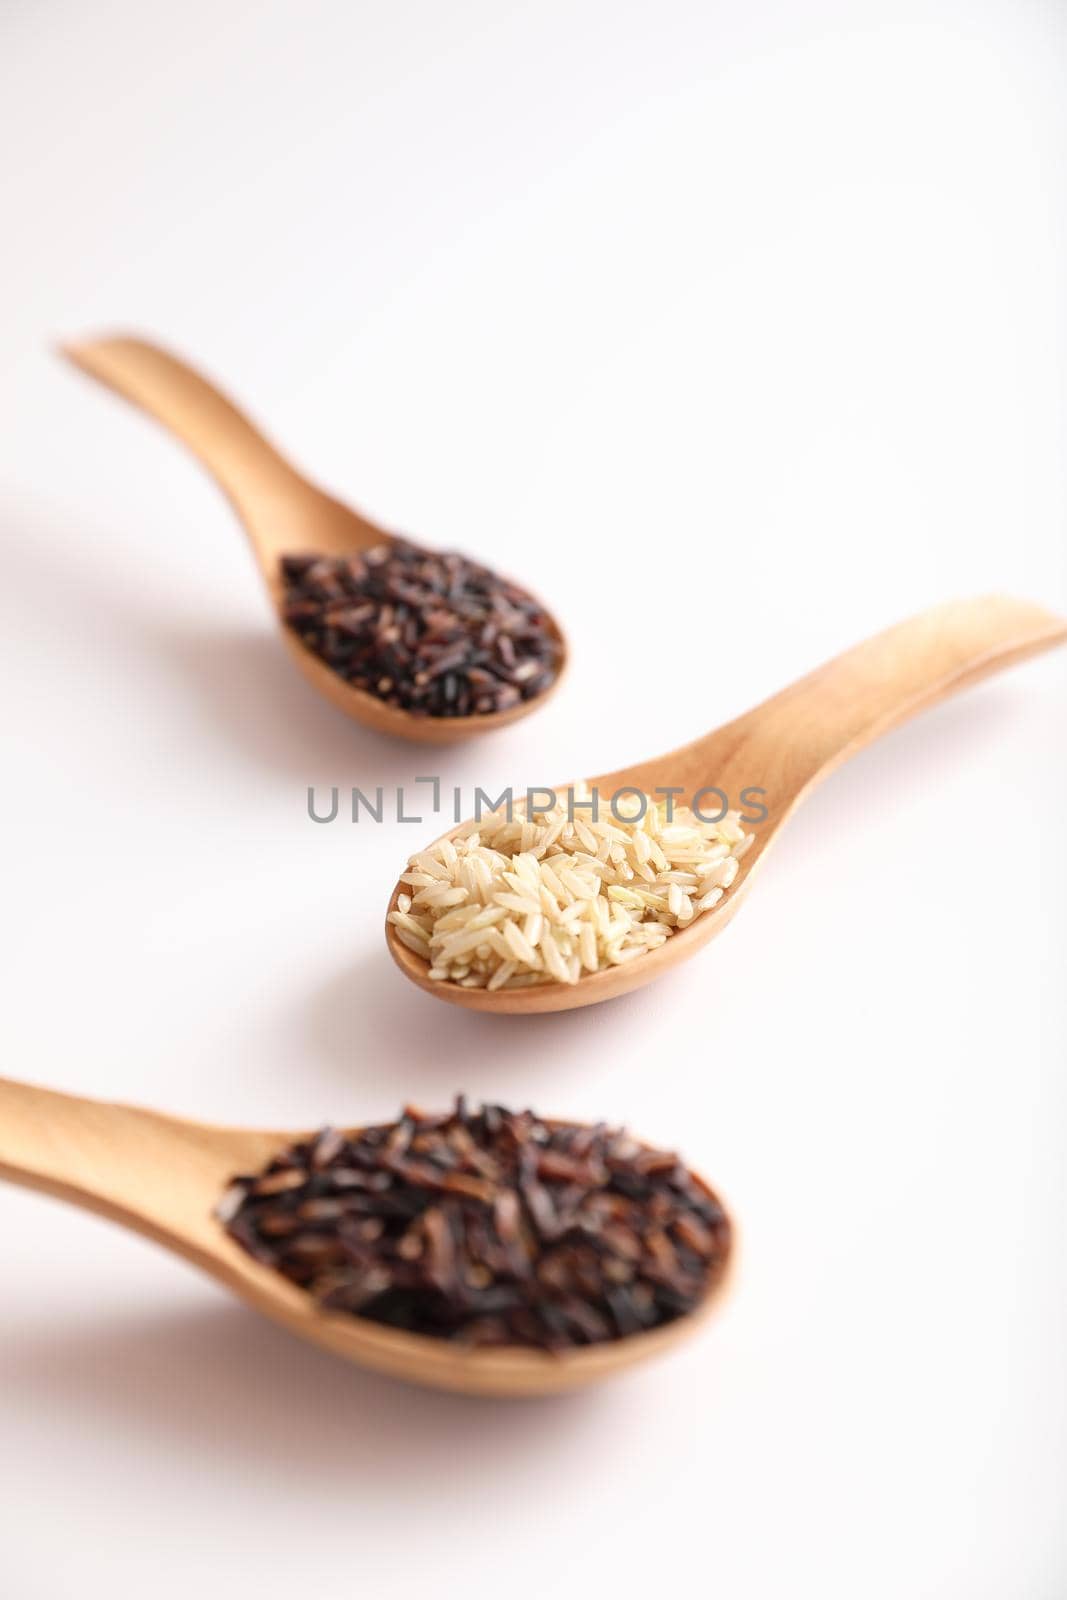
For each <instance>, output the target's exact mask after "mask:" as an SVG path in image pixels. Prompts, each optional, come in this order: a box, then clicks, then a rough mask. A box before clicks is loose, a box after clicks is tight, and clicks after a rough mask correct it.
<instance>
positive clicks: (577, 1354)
mask: <svg viewBox="0 0 1067 1600" xmlns="http://www.w3.org/2000/svg"><path fill="white" fill-rule="evenodd" d="M305 1137H307V1135H306V1134H294V1133H291V1132H290V1133H269V1132H265V1131H262V1130H259V1129H249V1128H223V1127H215V1126H212V1125H210V1124H207V1123H199V1122H188V1121H185V1120H183V1119H180V1118H177V1117H168V1116H162V1115H160V1114H158V1113H155V1112H151V1111H144V1110H140V1109H138V1108H136V1107H133V1106H122V1105H111V1104H107V1103H105V1102H103V1101H99V1100H86V1099H81V1098H78V1097H75V1096H73V1095H66V1094H58V1093H56V1092H54V1091H52V1090H48V1089H39V1088H34V1087H31V1086H30V1085H28V1084H22V1083H14V1082H11V1081H9V1080H7V1079H0V1178H5V1179H7V1180H8V1181H9V1182H11V1183H16V1184H21V1185H23V1186H24V1187H26V1188H31V1189H38V1190H41V1191H42V1192H44V1193H45V1194H50V1195H54V1196H56V1197H57V1198H58V1199H61V1200H66V1201H68V1202H70V1203H71V1204H72V1205H76V1206H80V1207H82V1208H83V1209H86V1210H89V1211H95V1212H97V1213H98V1214H100V1215H101V1216H104V1217H108V1218H110V1219H111V1220H112V1221H114V1222H119V1223H121V1224H122V1225H123V1226H124V1227H127V1228H131V1229H132V1230H133V1231H135V1232H136V1233H140V1234H143V1235H144V1236H145V1237H147V1238H149V1239H152V1240H154V1241H155V1242H156V1243H157V1244H161V1245H164V1246H165V1247H166V1248H167V1249H168V1250H172V1251H174V1252H175V1254H177V1255H179V1256H183V1257H184V1258H185V1259H186V1260H187V1261H191V1262H192V1263H193V1265H194V1266H197V1267H199V1268H200V1269H201V1270H202V1271H204V1272H207V1273H209V1274H210V1275H211V1276H212V1277H213V1278H215V1279H217V1280H218V1282H220V1283H221V1284H223V1286H224V1287H225V1288H227V1289H229V1290H231V1291H232V1292H233V1293H234V1294H236V1295H237V1296H238V1297H239V1298H240V1299H241V1300H243V1301H245V1302H246V1304H248V1305H250V1306H252V1307H253V1308H254V1309H255V1310H256V1311H260V1312H262V1313H263V1315H264V1316H267V1317H270V1318H271V1319H272V1320H273V1321H274V1322H278V1323H280V1324H281V1325H282V1326H283V1327H285V1328H288V1329H289V1331H290V1332H291V1333H295V1334H298V1335H299V1336H300V1337H301V1338H303V1339H308V1340H310V1341H311V1342H312V1343H313V1344H317V1345H321V1346H323V1347H324V1348H325V1349H327V1350H331V1351H333V1353H334V1354H335V1355H339V1356H343V1357H344V1358H345V1359H346V1360H348V1361H353V1362H355V1363H356V1365H357V1366H361V1367H367V1368H369V1369H370V1370H372V1371H374V1372H381V1373H386V1374H388V1375H389V1376H390V1377H394V1378H402V1379H405V1380H406V1381H408V1382H410V1383H417V1384H422V1385H425V1386H428V1387H430V1388H435V1389H448V1390H454V1391H457V1392H459V1393H463V1394H482V1395H497V1396H509V1395H511V1396H524V1395H539V1394H555V1393H559V1392H562V1391H564V1390H568V1389H577V1388H581V1387H584V1386H585V1385H586V1384H590V1383H595V1382H599V1381H600V1380H601V1379H603V1378H608V1377H613V1376H615V1375H616V1374H617V1373H620V1372H623V1371H625V1370H626V1369H627V1368H629V1367H630V1366H632V1365H634V1364H635V1363H637V1362H639V1361H644V1360H647V1359H648V1358H649V1357H651V1356H656V1355H660V1354H662V1353H664V1352H666V1351H668V1350H670V1349H671V1348H673V1346H674V1345H676V1344H678V1343H679V1342H680V1341H681V1340H682V1339H685V1338H687V1337H688V1336H689V1335H690V1333H692V1332H693V1331H694V1330H695V1329H696V1328H697V1327H698V1326H699V1324H700V1323H701V1322H702V1321H703V1320H704V1318H705V1317H706V1316H707V1315H708V1314H709V1312H710V1311H711V1310H712V1309H713V1307H717V1306H718V1305H719V1304H720V1302H721V1298H722V1293H723V1289H724V1287H725V1285H726V1283H727V1281H728V1278H729V1274H730V1271H731V1268H732V1263H733V1261H734V1259H735V1257H736V1252H737V1241H736V1229H734V1228H733V1227H732V1229H731V1231H732V1239H733V1243H732V1247H731V1250H730V1255H729V1257H728V1260H727V1268H726V1273H725V1274H724V1275H722V1276H720V1277H719V1278H718V1279H717V1280H716V1281H715V1282H714V1283H713V1284H712V1286H711V1289H710V1290H709V1292H708V1294H707V1295H706V1296H705V1298H704V1299H703V1300H702V1301H701V1302H700V1304H699V1305H698V1306H697V1307H696V1308H695V1309H694V1310H693V1311H691V1312H689V1313H687V1314H686V1315H685V1316H683V1317H680V1318H678V1320H677V1321H675V1322H671V1323H667V1324H666V1325H665V1326H663V1327H661V1328H655V1329H653V1330H651V1331H650V1332H647V1333H639V1334H630V1335H628V1336H627V1337H626V1338H624V1339H618V1340H613V1341H611V1342H607V1343H604V1344H595V1345H588V1346H584V1347H582V1348H580V1349H574V1350H570V1349H568V1350H566V1351H562V1352H559V1353H555V1352H545V1351H541V1350H535V1349H526V1348H524V1347H519V1346H513V1347H505V1348H498V1349H491V1348H485V1349H476V1348H465V1347H463V1346H460V1345H458V1344H455V1343H452V1342H450V1341H448V1340H444V1339H434V1338H431V1337H429V1336H427V1335H424V1334H414V1333H406V1332H402V1331H399V1330H396V1329H393V1328H388V1327H385V1326H383V1325H381V1324H379V1323H375V1322H372V1321H370V1320H369V1319H365V1318H360V1317H357V1316H352V1315H349V1314H344V1313H339V1312H328V1311H324V1310H322V1309H320V1308H319V1307H318V1306H317V1305H316V1303H315V1302H314V1301H313V1300H312V1299H311V1298H310V1296H308V1295H307V1294H306V1293H304V1292H303V1291H302V1290H301V1289H299V1288H297V1287H296V1286H295V1285H294V1284H292V1283H290V1282H289V1281H288V1279H286V1278H284V1277H282V1276H281V1274H280V1273H278V1272H275V1271H274V1270H273V1269H271V1268H269V1267H266V1266H262V1265H260V1264H259V1263H258V1262H256V1261H254V1260H253V1259H252V1257H251V1256H249V1255H248V1254H246V1252H245V1251H244V1250H242V1249H241V1248H240V1246H239V1245H237V1244H235V1243H234V1241H233V1240H232V1239H231V1238H230V1237H229V1236H228V1234H227V1233H226V1231H225V1229H224V1228H223V1226H222V1224H221V1223H220V1222H218V1221H217V1220H216V1218H215V1216H214V1215H213V1212H214V1208H215V1206H216V1205H217V1203H218V1202H219V1200H220V1199H221V1198H222V1195H223V1193H224V1192H225V1190H226V1188H227V1186H228V1184H229V1182H230V1179H231V1178H233V1177H234V1176H235V1175H236V1174H239V1173H249V1172H256V1171H259V1170H260V1169H261V1168H263V1167H264V1166H266V1164H267V1162H268V1161H269V1160H270V1158H271V1157H272V1156H274V1155H276V1154H277V1153H278V1152H279V1151H280V1150H281V1149H283V1148H285V1147H287V1146H289V1145H291V1144H292V1143H294V1142H295V1141H296V1140H298V1139H301V1138H305ZM702 1187H704V1188H707V1185H706V1184H703V1183H702ZM708 1193H709V1195H710V1193H711V1191H710V1190H708Z"/></svg>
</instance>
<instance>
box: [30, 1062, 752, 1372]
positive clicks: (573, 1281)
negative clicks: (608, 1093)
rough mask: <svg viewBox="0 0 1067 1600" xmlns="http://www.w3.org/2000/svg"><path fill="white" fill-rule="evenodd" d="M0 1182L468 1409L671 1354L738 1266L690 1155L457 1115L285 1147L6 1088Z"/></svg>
mask: <svg viewBox="0 0 1067 1600" xmlns="http://www.w3.org/2000/svg"><path fill="white" fill-rule="evenodd" d="M0 1177H3V1178H6V1179H8V1180H9V1181H11V1182H13V1183H19V1184H23V1185H25V1186H27V1187H29V1188H34V1189H40V1190H43V1191H44V1192H45V1193H48V1194H52V1195H55V1196H58V1197H59V1198H60V1199H63V1200H68V1201H70V1202H71V1203H72V1204H74V1205H79V1206H83V1207H85V1208H86V1209H89V1210H92V1211H96V1212H99V1213H101V1214H102V1215H104V1216H107V1217H110V1218H112V1219H113V1220H114V1221H117V1222H120V1223H123V1224H124V1225H125V1226H126V1227H129V1228H132V1229H134V1230H135V1231H136V1232H138V1233H141V1234H145V1235H147V1236H148V1237H149V1238H151V1239H153V1240H155V1241H156V1242H157V1243H159V1244H163V1245H165V1246H167V1247H168V1248H169V1249H171V1250H174V1251H175V1252H176V1253H177V1254H179V1255H181V1256H184V1257H185V1258H186V1259H188V1260H190V1261H192V1262H193V1263H194V1264H195V1265H196V1266H199V1267H201V1268H202V1269H203V1270H204V1271H206V1272H208V1273H210V1274H211V1275H212V1276H213V1277H215V1278H217V1279H218V1280H219V1281H220V1282H221V1283H223V1284H224V1285H225V1286H226V1287H227V1288H228V1289H230V1290H232V1291H233V1292H234V1293H235V1294H237V1295H238V1296H240V1298H241V1299H243V1300H244V1301H246V1302H247V1303H248V1304H249V1305H251V1306H253V1307H254V1308H255V1309H256V1310H258V1311H261V1312H263V1313H264V1314H265V1315H266V1316H268V1317H271V1318H273V1319H274V1321H276V1322H279V1323H281V1324H282V1325H283V1326H285V1327H287V1328H288V1329H290V1331H291V1332H293V1333H297V1334H299V1335H300V1336H301V1337H302V1338H305V1339H309V1340H311V1341H312V1342H313V1343H315V1344H319V1345H323V1346H325V1347H326V1348H327V1349H329V1350H332V1351H334V1352H335V1353H336V1354H338V1355H342V1356H345V1357H346V1358H347V1359H348V1360H350V1361H354V1362H356V1363H357V1364H358V1365H360V1366H364V1367H369V1368H371V1369H373V1370H374V1371H377V1372H384V1373H388V1374H389V1375H391V1376H393V1377H398V1378H404V1379H407V1380H409V1381H411V1382H414V1383H420V1384H425V1385H429V1386H431V1387H433V1388H439V1389H452V1390H458V1391H462V1392H464V1393H470V1394H491V1395H533V1394H549V1393H554V1392H556V1391H561V1390H565V1389H573V1388H577V1387H580V1386H582V1385H584V1384H587V1383H592V1382H595V1381H598V1380H600V1379H601V1378H606V1377H610V1376H613V1375H614V1374H615V1373H618V1372H621V1371H623V1370H625V1369H626V1368H627V1367H629V1366H631V1365H633V1364H634V1363H635V1362H637V1361H642V1360H644V1359H646V1358H647V1357H649V1356H654V1355H658V1354H660V1353H661V1352H663V1351H666V1350H668V1349H669V1348H671V1347H672V1346H673V1345H674V1344H676V1343H677V1342H678V1341H679V1340H680V1339H682V1338H684V1337H686V1335H688V1334H689V1333H690V1332H692V1331H693V1330H694V1329H695V1328H696V1327H697V1325H698V1323H699V1322H700V1320H701V1319H702V1318H703V1317H704V1316H705V1315H706V1314H707V1313H708V1312H709V1311H710V1310H711V1308H712V1307H713V1305H715V1304H717V1303H718V1301H719V1298H720V1296H721V1293H722V1290H723V1287H724V1284H725V1282H726V1278H727V1273H728V1269H729V1266H730V1263H731V1259H732V1247H733V1228H732V1225H731V1223H730V1221H729V1219H728V1217H727V1215H726V1213H725V1211H724V1210H723V1208H722V1205H721V1204H720V1202H719V1200H718V1198H717V1197H716V1195H715V1194H714V1193H713V1192H712V1190H711V1189H710V1188H709V1187H708V1186H707V1185H706V1184H705V1183H704V1182H703V1180H702V1179H700V1178H699V1177H697V1176H696V1175H695V1174H693V1173H692V1172H690V1171H689V1170H688V1169H687V1168H686V1167H684V1166H683V1165H682V1164H681V1162H680V1161H679V1159H678V1157H677V1156H675V1155H673V1154H671V1153H669V1152H666V1151H660V1150H655V1149H652V1148H651V1147H650V1146H647V1145H644V1144H642V1143H640V1142H639V1141H638V1140H636V1139H633V1138H631V1137H630V1136H629V1135H628V1134H626V1133H624V1132H622V1131H620V1130H617V1129H612V1128H609V1127H607V1126H606V1125H602V1124H598V1125H597V1126H595V1127H593V1126H586V1125H584V1124H577V1123H567V1122H558V1121H547V1120H545V1119H542V1118H540V1117H537V1116H535V1115H534V1114H533V1113H532V1112H530V1111H522V1112H517V1113H516V1112H511V1111H508V1110H506V1109H505V1108H504V1107H502V1106H493V1105H486V1106H483V1107H481V1108H473V1107H470V1106H468V1105H467V1104H466V1102H465V1101H464V1100H463V1098H462V1097H461V1098H460V1099H459V1100H457V1102H456V1104H455V1106H454V1108H453V1109H452V1110H451V1111H449V1112H445V1113H442V1114H440V1115H428V1114H426V1113H424V1112H421V1111H416V1110H413V1109H412V1108H410V1107H409V1108H406V1109H405V1110H404V1111H403V1112H402V1113H401V1115H400V1117H399V1118H398V1119H397V1120H396V1121H395V1122H390V1123H382V1124H377V1125H374V1126H371V1127H366V1128H360V1129H355V1130H346V1131H344V1132H342V1131H339V1130H336V1129H331V1128H325V1129H322V1130H321V1131H319V1132H318V1133H312V1134H303V1133H298V1134H292V1133H267V1132H261V1131H258V1130H252V1129H243V1128H219V1127H212V1126H209V1125H206V1124H202V1123H195V1122H187V1121H183V1120H180V1119H178V1118H174V1117H167V1116H161V1115H158V1114H156V1113H154V1112H150V1111H144V1110H139V1109H135V1108H133V1107H129V1106H120V1105H109V1104H105V1103H103V1102H100V1101H95V1100H85V1099H79V1098H76V1097H74V1096H71V1095H65V1094H57V1093H55V1092H53V1091H50V1090H46V1089H38V1088H33V1087H30V1086H29V1085H27V1084H20V1083H13V1082H11V1081H9V1080H6V1079H0Z"/></svg>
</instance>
